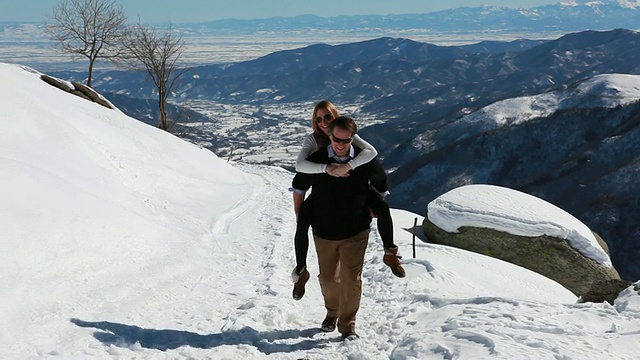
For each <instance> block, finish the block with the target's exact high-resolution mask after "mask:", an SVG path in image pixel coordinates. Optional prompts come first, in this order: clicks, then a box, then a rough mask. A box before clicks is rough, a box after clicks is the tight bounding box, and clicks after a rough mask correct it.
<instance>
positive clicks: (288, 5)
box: [0, 0, 560, 22]
mask: <svg viewBox="0 0 640 360" xmlns="http://www.w3.org/2000/svg"><path fill="white" fill-rule="evenodd" d="M60 1H61V0H56V1H52V0H0V9H1V11H0V22H13V21H18V22H31V21H33V22H40V21H44V20H45V19H46V17H47V15H48V14H50V13H51V10H52V9H53V7H54V4H56V3H58V2H60ZM117 1H118V2H119V3H120V4H122V5H123V6H124V7H125V9H126V11H127V15H128V16H129V17H130V18H131V19H137V17H138V15H139V16H140V18H141V19H142V21H143V22H169V21H170V22H199V21H211V20H219V19H229V18H236V19H258V18H268V17H274V16H295V15H300V14H315V15H319V16H323V17H330V16H337V15H367V14H406V13H428V12H433V11H439V10H445V9H450V8H455V7H460V6H480V5H482V4H490V5H499V6H507V7H512V8H519V7H522V8H531V7H535V6H540V5H546V4H554V3H557V2H559V1H560V0H537V1H535V0H531V1H529V0H522V1H520V0H446V1H441V0H323V1H319V0H126V1H124V0H117Z"/></svg>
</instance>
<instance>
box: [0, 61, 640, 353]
mask: <svg viewBox="0 0 640 360" xmlns="http://www.w3.org/2000/svg"><path fill="white" fill-rule="evenodd" d="M0 78H2V79H3V80H4V81H3V87H2V88H0V103H1V104H2V108H3V111H2V112H0V124H1V126H2V131H1V132H0V169H1V171H0V199H1V201H0V228H1V229H2V235H1V237H0V294H2V295H1V296H0V309H2V311H0V343H2V344H3V346H2V347H0V358H2V359H34V358H36V359H41V358H42V359H87V358H97V359H132V358H137V359H183V358H198V359H201V358H210V359H238V358H245V359H300V358H304V359H327V358H330V359H383V358H384V359H388V358H391V359H443V358H446V359H456V358H458V359H498V358H500V359H515V358H517V359H541V358H591V359H609V358H612V357H613V358H616V359H632V358H634V357H635V356H636V355H637V354H638V352H639V351H640V345H638V344H640V341H639V340H640V325H639V324H640V321H638V319H639V318H640V300H639V299H640V296H638V295H637V294H636V293H635V292H633V291H631V290H629V291H628V292H626V293H625V294H624V295H623V296H622V297H621V298H619V299H618V301H617V302H616V306H610V305H607V304H576V298H575V296H573V295H572V294H571V293H570V292H569V291H568V290H566V289H564V288H563V287H561V286H560V285H559V284H557V283H555V282H553V281H551V280H549V279H547V278H544V277H542V276H540V275H538V274H535V273H532V272H530V271H528V270H525V269H523V268H520V267H517V266H514V265H511V264H508V263H505V262H501V261H498V260H495V259H492V258H489V257H485V256H480V255H477V254H473V253H469V252H465V251H462V250H458V249H453V248H446V247H442V246H434V245H429V244H426V243H423V242H422V241H420V240H419V239H418V241H417V242H418V244H417V248H416V255H417V256H416V257H415V258H413V257H412V256H411V254H412V249H411V242H412V233H411V228H412V226H413V223H414V219H416V220H417V221H418V223H420V222H421V221H422V218H421V217H420V216H417V215H415V214H412V213H409V212H406V211H400V210H394V211H393V216H394V222H395V235H396V243H397V244H398V245H399V246H400V248H401V252H402V253H403V254H404V262H405V266H406V269H407V277H406V278H405V279H398V278H395V277H393V275H392V274H391V272H390V271H389V270H388V269H387V268H386V267H385V266H384V265H383V264H382V259H381V255H382V249H381V248H382V246H381V241H380V239H379V237H378V236H377V234H376V233H375V232H373V233H372V236H371V239H370V244H369V249H368V251H367V255H366V263H365V270H364V273H363V280H364V296H363V300H362V305H361V309H360V312H359V315H358V325H357V326H358V331H359V332H360V335H361V336H362V338H361V339H360V340H358V341H354V342H343V341H341V340H340V337H339V335H338V334H336V333H332V334H324V333H319V332H318V331H317V327H318V325H319V322H320V321H321V320H322V318H323V317H324V308H323V305H322V300H321V294H320V290H319V287H318V284H317V281H316V280H315V275H316V274H317V267H316V266H315V265H314V262H315V255H314V251H313V250H311V255H310V262H309V264H310V271H311V272H312V273H313V275H314V277H313V278H312V280H311V281H310V282H309V284H308V289H307V294H306V295H305V297H304V298H303V299H302V300H301V301H297V302H296V301H294V300H293V299H292V298H291V283H290V277H289V274H290V270H291V268H292V266H293V249H292V237H293V230H294V227H295V219H294V215H293V211H292V209H291V197H290V194H289V192H288V191H287V187H288V185H289V183H290V181H291V178H292V174H291V173H289V172H287V171H285V170H283V169H281V168H277V167H269V166H249V165H241V164H229V163H227V162H225V161H223V160H221V159H219V158H217V157H216V156H215V155H213V154H212V153H210V152H208V151H206V150H203V149H200V148H198V147H197V146H194V145H192V144H189V143H186V142H184V141H181V140H179V139H177V138H175V137H173V136H171V135H169V134H167V133H164V132H162V131H159V130H157V129H155V128H152V127H149V126H147V125H144V124H142V123H140V122H138V121H136V120H134V119H131V118H128V117H126V116H124V115H123V114H122V113H120V112H118V111H114V110H109V109H106V108H103V107H101V106H99V105H96V104H94V103H90V102H88V101H85V100H82V99H80V98H77V97H75V96H73V95H69V94H67V93H65V92H63V91H60V90H58V89H55V88H53V87H51V86H49V85H47V84H45V83H44V82H42V81H41V80H39V78H38V74H37V72H35V71H28V69H24V68H21V67H19V66H15V65H7V64H2V63H0ZM374 225H375V221H374ZM374 228H375V226H374ZM419 235H420V234H419V233H418V236H419Z"/></svg>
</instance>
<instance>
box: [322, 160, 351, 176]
mask: <svg viewBox="0 0 640 360" xmlns="http://www.w3.org/2000/svg"><path fill="white" fill-rule="evenodd" d="M325 171H326V172H327V174H329V175H331V176H335V177H345V176H349V171H351V165H349V164H346V163H345V164H329V165H327V170H325Z"/></svg>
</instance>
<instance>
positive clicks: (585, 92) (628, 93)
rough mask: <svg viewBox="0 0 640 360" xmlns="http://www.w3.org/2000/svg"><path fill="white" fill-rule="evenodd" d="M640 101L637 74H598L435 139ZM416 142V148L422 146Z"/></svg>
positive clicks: (475, 117) (513, 101)
mask: <svg viewBox="0 0 640 360" xmlns="http://www.w3.org/2000/svg"><path fill="white" fill-rule="evenodd" d="M639 100H640V75H629V74H601V75H596V76H594V77H592V78H590V79H587V80H585V81H582V82H579V83H578V84H574V85H573V86H571V87H570V88H568V89H565V90H557V91H549V92H546V93H542V94H538V95H532V96H522V97H515V98H510V99H506V100H501V101H498V102H495V103H493V104H490V105H488V106H485V107H483V108H480V109H478V110H476V111H474V112H472V113H471V114H468V115H465V116H463V117H461V118H460V119H457V120H455V121H452V122H450V123H448V124H446V125H445V126H444V127H442V128H441V129H440V131H439V132H438V137H441V136H452V137H455V139H452V140H451V141H452V142H454V141H459V140H462V139H464V138H467V137H469V136H473V135H477V134H478V133H480V132H484V131H490V130H495V129H498V128H500V127H503V126H510V125H518V124H521V123H523V122H525V121H528V120H531V119H536V118H542V117H547V116H551V115H552V114H554V113H557V112H559V111H566V110H572V109H595V108H614V107H617V106H623V105H627V104H629V103H632V102H637V101H639ZM424 145H425V143H422V141H420V140H416V146H424Z"/></svg>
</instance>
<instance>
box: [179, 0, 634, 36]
mask: <svg viewBox="0 0 640 360" xmlns="http://www.w3.org/2000/svg"><path fill="white" fill-rule="evenodd" d="M639 8H640V2H639V1H631V0H598V1H591V0H580V1H560V2H558V3H556V4H552V5H543V6H536V7H532V8H529V9H524V8H517V9H514V8H508V7H501V6H492V5H484V6H481V7H458V8H454V9H449V10H443V11H437V12H431V13H426V14H389V15H357V16H335V17H319V16H315V15H300V16H296V17H273V18H268V19H252V20H241V19H224V20H216V21H211V22H204V23H198V24H197V25H198V26H197V27H196V28H197V29H199V30H200V31H218V32H225V33H226V32H229V33H238V32H244V33H247V34H253V33H276V32H283V31H284V32H302V31H308V30H310V29H323V30H325V31H345V32H351V33H356V32H363V31H365V32H368V31H406V30H418V31H425V30H426V31H430V32H458V31H477V30H481V31H502V32H515V33H536V32H537V33H550V32H557V31H561V32H570V31H582V30H585V29H591V30H608V29H612V28H619V27H620V28H630V29H636V28H637V27H638V24H639V23H640V9H639ZM189 25H190V26H191V25H193V24H189Z"/></svg>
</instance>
